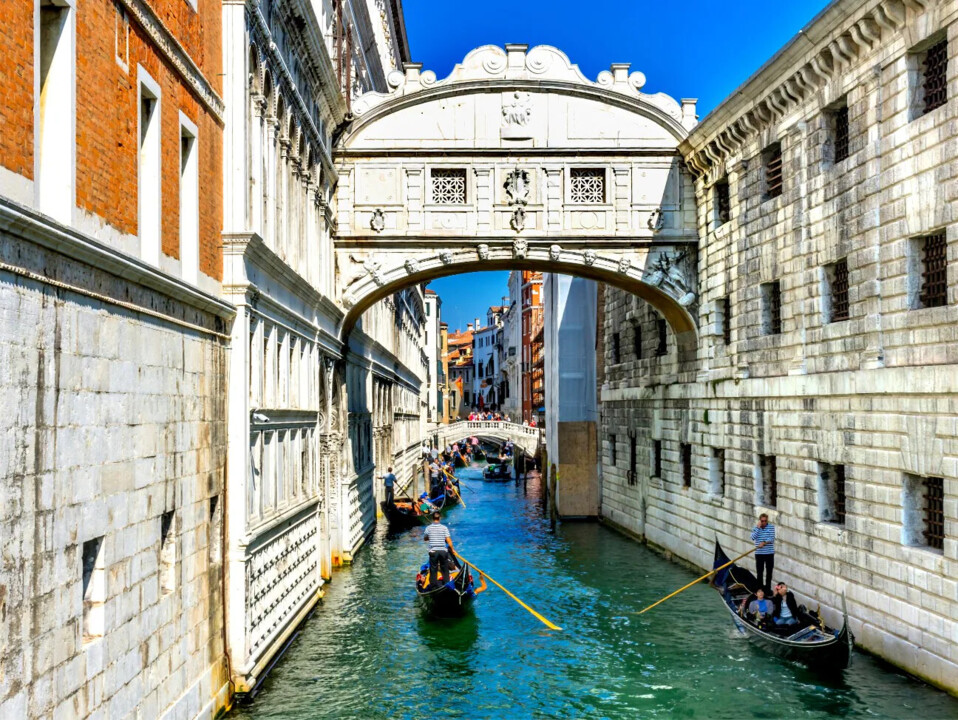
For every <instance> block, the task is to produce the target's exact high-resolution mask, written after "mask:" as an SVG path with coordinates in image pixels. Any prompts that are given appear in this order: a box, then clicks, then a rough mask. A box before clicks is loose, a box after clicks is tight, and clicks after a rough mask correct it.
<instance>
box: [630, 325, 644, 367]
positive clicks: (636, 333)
mask: <svg viewBox="0 0 958 720" xmlns="http://www.w3.org/2000/svg"><path fill="white" fill-rule="evenodd" d="M632 352H634V353H635V359H636V360H641V359H642V328H641V326H639V325H636V326H635V328H634V329H633V331H632Z"/></svg>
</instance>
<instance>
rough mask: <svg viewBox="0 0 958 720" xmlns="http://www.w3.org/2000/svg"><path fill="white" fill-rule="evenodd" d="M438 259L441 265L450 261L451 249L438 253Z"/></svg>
mask: <svg viewBox="0 0 958 720" xmlns="http://www.w3.org/2000/svg"><path fill="white" fill-rule="evenodd" d="M439 260H440V261H441V262H442V264H443V265H448V264H449V263H451V262H452V251H450V250H443V251H442V252H441V253H439Z"/></svg>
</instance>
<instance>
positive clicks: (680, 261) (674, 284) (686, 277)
mask: <svg viewBox="0 0 958 720" xmlns="http://www.w3.org/2000/svg"><path fill="white" fill-rule="evenodd" d="M688 257H689V254H688V252H687V251H684V250H683V251H681V252H676V253H671V254H670V253H668V252H663V253H660V254H659V255H658V256H657V257H656V258H655V260H654V261H653V262H652V274H651V275H650V276H649V280H648V281H649V283H650V284H651V285H655V286H656V287H660V288H662V289H663V290H667V291H670V292H671V293H672V294H673V295H674V296H675V297H676V298H677V299H678V301H679V305H681V306H682V307H688V306H689V305H691V304H692V303H693V302H695V292H694V291H693V290H692V279H691V274H690V273H689V270H688V268H687V262H686V260H687V259H688Z"/></svg>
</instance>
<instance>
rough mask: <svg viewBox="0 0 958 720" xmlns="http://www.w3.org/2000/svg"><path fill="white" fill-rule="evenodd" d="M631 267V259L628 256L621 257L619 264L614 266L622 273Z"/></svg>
mask: <svg viewBox="0 0 958 720" xmlns="http://www.w3.org/2000/svg"><path fill="white" fill-rule="evenodd" d="M631 269H632V261H631V260H630V259H629V258H622V259H621V260H619V264H618V266H617V267H616V270H618V271H619V272H620V273H622V274H623V275H624V274H625V273H627V272H629V270H631Z"/></svg>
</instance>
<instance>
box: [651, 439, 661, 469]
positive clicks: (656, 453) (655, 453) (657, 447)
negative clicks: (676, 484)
mask: <svg viewBox="0 0 958 720" xmlns="http://www.w3.org/2000/svg"><path fill="white" fill-rule="evenodd" d="M652 477H657V478H660V477H662V441H661V440H653V441H652Z"/></svg>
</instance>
